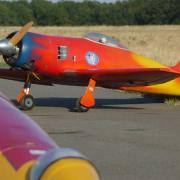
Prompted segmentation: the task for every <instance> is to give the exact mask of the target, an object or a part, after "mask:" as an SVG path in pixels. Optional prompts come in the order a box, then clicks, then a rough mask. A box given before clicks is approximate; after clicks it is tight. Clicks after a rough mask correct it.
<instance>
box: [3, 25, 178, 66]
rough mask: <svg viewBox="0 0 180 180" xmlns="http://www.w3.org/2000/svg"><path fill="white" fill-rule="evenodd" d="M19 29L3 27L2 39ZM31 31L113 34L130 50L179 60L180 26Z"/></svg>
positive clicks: (41, 29)
mask: <svg viewBox="0 0 180 180" xmlns="http://www.w3.org/2000/svg"><path fill="white" fill-rule="evenodd" d="M18 29H19V27H0V39H1V38H3V37H5V36H7V34H8V33H10V32H12V31H16V30H18ZM31 31H33V32H37V33H45V34H50V35H62V36H75V37H77V36H80V37H81V36H83V35H84V34H85V33H87V32H92V31H95V32H100V33H104V34H106V35H109V36H112V37H114V38H116V39H118V40H119V41H120V42H121V43H123V44H124V45H125V46H126V47H128V48H129V49H130V50H132V51H135V52H137V53H139V54H141V55H144V56H146V57H149V58H153V59H155V60H158V61H160V62H161V63H163V64H167V65H174V64H176V63H177V62H178V61H179V60H180V26H117V27H115V26H83V27H33V28H32V29H31Z"/></svg>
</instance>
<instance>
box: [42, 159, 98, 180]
mask: <svg viewBox="0 0 180 180" xmlns="http://www.w3.org/2000/svg"><path fill="white" fill-rule="evenodd" d="M99 179H100V177H99V175H98V173H97V171H96V169H95V167H94V166H93V165H92V164H91V163H90V162H88V161H87V160H83V159H78V158H66V159H61V160H58V161H56V162H54V163H53V164H51V165H50V166H49V167H48V168H47V169H46V171H45V172H44V173H43V175H42V176H41V180H99Z"/></svg>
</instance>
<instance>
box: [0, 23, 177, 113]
mask: <svg viewBox="0 0 180 180" xmlns="http://www.w3.org/2000/svg"><path fill="white" fill-rule="evenodd" d="M32 24H33V23H32V22H29V23H28V24H26V25H25V26H24V27H22V29H21V30H20V31H19V32H17V33H16V32H14V33H11V34H10V35H9V36H7V38H5V39H3V40H1V41H0V53H1V54H2V55H3V58H4V60H5V62H6V63H7V64H8V65H10V66H11V68H10V69H0V77H1V78H6V79H12V80H18V81H24V82H25V83H24V88H23V89H22V91H21V92H20V94H19V95H18V96H17V101H18V102H19V103H20V105H21V107H22V108H23V109H25V110H28V109H31V108H32V107H33V105H34V101H33V97H32V96H31V95H30V91H29V90H30V87H31V84H32V83H35V84H44V85H53V84H66V85H76V86H87V90H86V92H85V94H84V95H83V96H82V97H81V98H80V99H79V100H78V101H77V109H78V110H79V111H81V112H86V111H88V109H89V108H91V107H93V106H94V105H95V99H94V90H95V87H96V86H100V87H104V88H110V89H120V90H127V91H131V90H132V91H139V92H148V93H159V94H169V95H180V91H179V88H180V78H179V76H180V64H177V65H176V66H175V67H167V66H165V65H162V64H160V63H158V62H156V61H153V60H151V59H148V58H144V57H142V56H140V55H138V54H136V53H133V52H131V51H130V50H128V49H127V48H126V47H124V46H122V45H121V44H120V43H118V42H117V41H116V40H114V39H112V38H110V37H108V36H105V35H102V34H98V33H88V34H86V35H85V36H84V37H83V38H72V37H61V36H60V37H56V36H47V35H41V34H36V33H31V32H28V30H29V28H30V27H31V26H32Z"/></svg>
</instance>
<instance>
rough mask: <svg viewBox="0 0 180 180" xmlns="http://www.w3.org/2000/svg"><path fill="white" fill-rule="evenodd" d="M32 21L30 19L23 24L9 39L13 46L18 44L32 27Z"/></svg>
mask: <svg viewBox="0 0 180 180" xmlns="http://www.w3.org/2000/svg"><path fill="white" fill-rule="evenodd" d="M32 25H33V21H30V22H29V23H27V24H26V25H24V26H23V27H22V28H21V30H20V31H19V32H17V33H16V34H15V35H14V36H13V37H12V38H11V39H10V40H9V41H10V42H11V43H12V44H13V45H14V46H15V45H16V44H18V43H19V42H20V41H21V39H22V38H23V37H24V36H25V34H26V33H27V32H28V30H29V29H30V28H31V27H32Z"/></svg>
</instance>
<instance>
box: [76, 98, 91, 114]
mask: <svg viewBox="0 0 180 180" xmlns="http://www.w3.org/2000/svg"><path fill="white" fill-rule="evenodd" d="M80 100H81V99H78V100H77V101H76V108H77V111H78V112H88V111H89V108H88V107H85V106H83V105H81V103H80Z"/></svg>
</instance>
